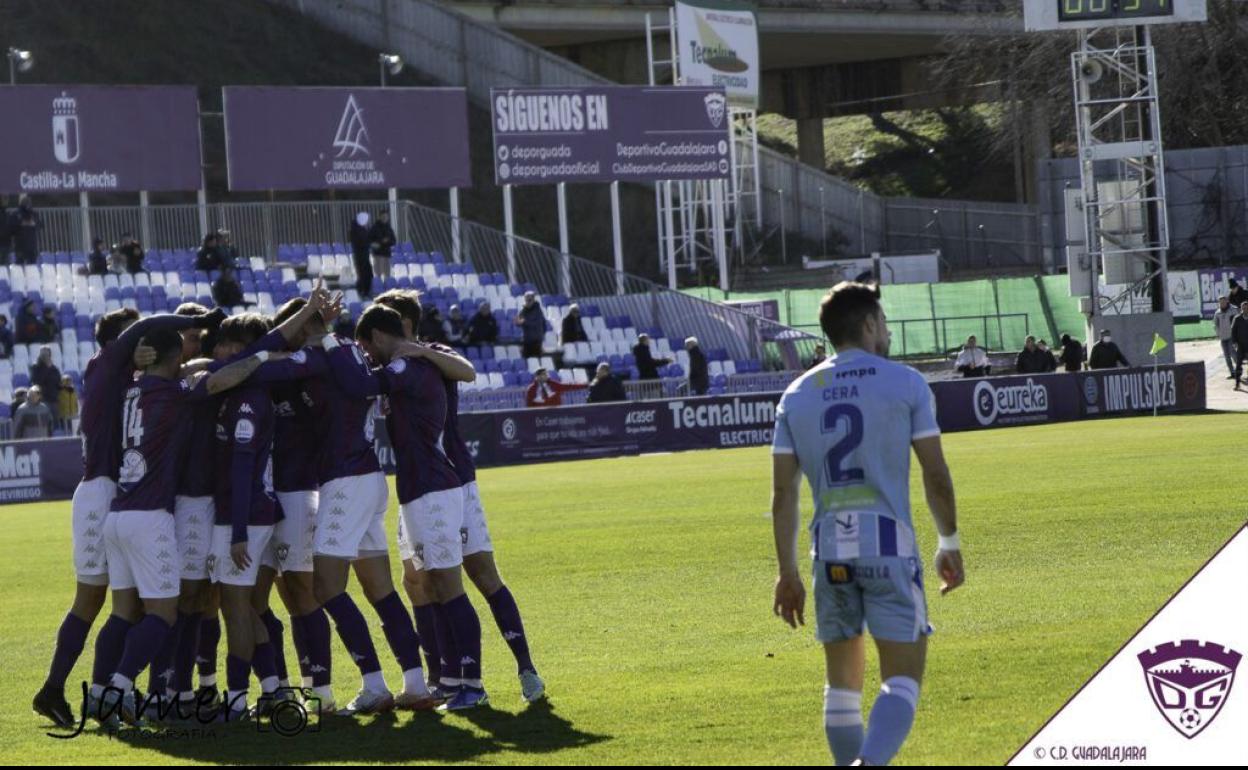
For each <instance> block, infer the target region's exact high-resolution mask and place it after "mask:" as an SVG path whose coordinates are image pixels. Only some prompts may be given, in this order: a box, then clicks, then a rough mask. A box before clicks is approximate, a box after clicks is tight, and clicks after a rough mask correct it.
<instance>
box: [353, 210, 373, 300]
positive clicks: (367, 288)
mask: <svg viewBox="0 0 1248 770" xmlns="http://www.w3.org/2000/svg"><path fill="white" fill-rule="evenodd" d="M368 236H369V232H368V212H367V211H361V212H359V213H358V214H356V215H355V221H354V222H352V223H351V235H350V240H351V261H352V262H354V263H355V291H356V293H357V294H359V295H360V298H361V299H363V298H364V297H371V296H373V263H372V261H371V258H370V257H369V249H370V246H369V240H368Z"/></svg>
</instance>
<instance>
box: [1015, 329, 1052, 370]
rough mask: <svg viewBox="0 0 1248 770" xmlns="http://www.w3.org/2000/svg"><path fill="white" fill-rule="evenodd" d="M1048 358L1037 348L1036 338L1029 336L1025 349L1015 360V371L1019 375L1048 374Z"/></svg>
mask: <svg viewBox="0 0 1248 770" xmlns="http://www.w3.org/2000/svg"><path fill="white" fill-rule="evenodd" d="M1048 365H1049V362H1048V357H1047V356H1045V354H1044V353H1042V352H1041V351H1040V348H1039V347H1037V346H1036V338H1035V337H1033V336H1031V335H1028V336H1027V339H1026V340H1024V341H1023V349H1022V350H1020V351H1018V358H1016V359H1014V370H1015V371H1017V372H1018V373H1019V374H1040V373H1042V372H1047V371H1048V369H1047V368H1046V367H1047V366H1048Z"/></svg>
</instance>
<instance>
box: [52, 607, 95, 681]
mask: <svg viewBox="0 0 1248 770" xmlns="http://www.w3.org/2000/svg"><path fill="white" fill-rule="evenodd" d="M90 630H91V624H90V623H88V622H87V621H85V620H83V619H82V618H80V617H78V616H77V615H75V614H74V613H72V612H67V613H65V619H64V620H62V621H61V627H60V629H59V630H58V631H57V632H56V650H55V651H54V652H53V653H52V665H51V666H49V667H48V678H47V681H45V682H44V683H43V686H44V687H46V688H48V689H52V690H59V691H64V689H65V680H67V679H69V672H70V671H73V669H74V664H75V663H77V662H78V657H79V656H80V655H82V650H83V648H84V647H86V646H87V632H88V631H90Z"/></svg>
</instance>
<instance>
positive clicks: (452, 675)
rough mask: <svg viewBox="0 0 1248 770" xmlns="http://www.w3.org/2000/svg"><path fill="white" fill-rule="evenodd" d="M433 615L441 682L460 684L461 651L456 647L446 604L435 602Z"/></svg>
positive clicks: (439, 679)
mask: <svg viewBox="0 0 1248 770" xmlns="http://www.w3.org/2000/svg"><path fill="white" fill-rule="evenodd" d="M431 606H432V607H433V616H434V618H435V620H436V622H435V624H434V627H433V630H434V633H435V634H436V635H437V639H438V655H439V658H438V662H439V666H438V670H439V672H440V676H439V678H438V681H439V682H446V683H448V684H450V685H458V684H459V653H458V652H457V651H456V649H455V635H454V634H452V633H451V618H450V616H449V615H447V614H446V606H445V605H443V604H433V605H431Z"/></svg>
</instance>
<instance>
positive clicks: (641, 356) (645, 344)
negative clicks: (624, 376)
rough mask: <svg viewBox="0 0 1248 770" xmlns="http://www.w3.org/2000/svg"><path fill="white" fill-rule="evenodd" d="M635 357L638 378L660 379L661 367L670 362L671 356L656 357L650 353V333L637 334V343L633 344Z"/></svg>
mask: <svg viewBox="0 0 1248 770" xmlns="http://www.w3.org/2000/svg"><path fill="white" fill-rule="evenodd" d="M633 358H634V359H635V360H636V362H637V373H638V375H639V376H638V379H642V380H657V379H659V367H660V366H666V365H667V364H670V363H671V362H672V360H671V359H670V358H655V357H654V356H653V355H651V354H650V335H649V334H639V335H637V344H636V345H634V346H633Z"/></svg>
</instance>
